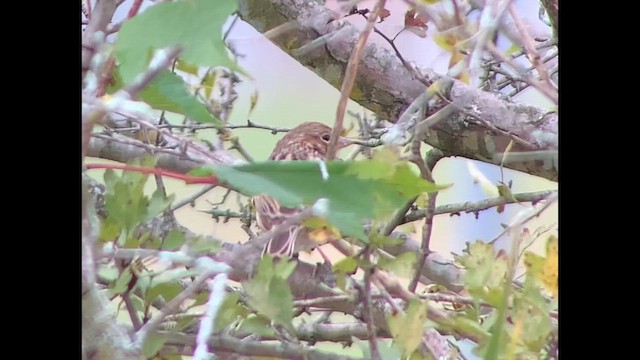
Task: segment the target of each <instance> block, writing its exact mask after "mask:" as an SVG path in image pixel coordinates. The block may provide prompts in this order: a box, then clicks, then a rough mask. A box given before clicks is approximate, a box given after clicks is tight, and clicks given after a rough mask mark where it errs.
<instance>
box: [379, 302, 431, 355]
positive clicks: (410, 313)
mask: <svg viewBox="0 0 640 360" xmlns="http://www.w3.org/2000/svg"><path fill="white" fill-rule="evenodd" d="M426 318H427V303H426V302H422V301H420V300H418V299H413V300H411V302H410V303H409V306H408V307H407V310H406V311H405V313H400V312H399V313H397V314H395V315H389V316H387V323H388V324H389V331H390V332H391V335H392V336H393V339H394V340H395V343H396V345H397V346H398V347H399V348H400V350H401V351H402V354H403V356H409V355H411V353H413V352H414V351H415V350H416V349H417V348H418V346H420V343H421V342H422V335H423V328H422V327H423V323H424V321H425V319H426Z"/></svg>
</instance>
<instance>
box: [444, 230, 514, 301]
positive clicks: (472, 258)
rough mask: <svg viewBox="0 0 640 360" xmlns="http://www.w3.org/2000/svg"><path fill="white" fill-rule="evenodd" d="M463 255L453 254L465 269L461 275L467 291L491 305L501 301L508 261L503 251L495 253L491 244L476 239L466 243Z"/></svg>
mask: <svg viewBox="0 0 640 360" xmlns="http://www.w3.org/2000/svg"><path fill="white" fill-rule="evenodd" d="M464 252H465V253H466V254H464V255H463V256H459V255H454V259H456V261H458V262H459V263H460V264H462V265H463V266H464V267H465V268H466V271H465V273H464V275H463V281H464V284H465V288H466V289H467V291H469V293H470V294H471V295H472V296H474V297H478V298H480V299H482V300H484V301H486V302H488V303H489V304H491V305H493V306H497V305H498V304H500V302H501V301H502V300H501V299H502V294H503V292H504V283H505V281H506V276H507V271H508V262H507V258H506V256H505V255H504V253H503V252H500V253H499V254H497V255H496V254H495V249H494V247H493V245H491V244H486V243H483V242H482V241H476V242H474V243H471V244H467V248H466V249H465V250H464Z"/></svg>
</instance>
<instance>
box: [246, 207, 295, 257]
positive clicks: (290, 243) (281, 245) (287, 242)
mask: <svg viewBox="0 0 640 360" xmlns="http://www.w3.org/2000/svg"><path fill="white" fill-rule="evenodd" d="M253 205H254V206H255V208H256V220H257V222H258V226H259V227H260V230H262V231H271V230H272V229H273V228H274V227H276V226H278V225H280V224H282V223H283V222H284V221H285V220H287V219H288V218H290V217H291V216H294V215H297V214H299V213H300V212H301V211H302V209H300V208H288V207H284V206H280V204H279V203H278V202H277V201H276V200H275V199H274V198H272V197H270V196H266V195H258V196H255V197H254V198H253ZM301 228H302V227H301V226H300V225H292V226H290V227H289V229H288V231H284V232H281V233H280V234H278V235H276V236H274V237H272V238H271V239H270V240H269V242H267V245H266V246H265V249H264V252H263V253H269V254H272V255H274V256H288V257H291V256H292V255H293V251H294V245H295V240H296V238H297V237H298V234H299V232H300V230H301Z"/></svg>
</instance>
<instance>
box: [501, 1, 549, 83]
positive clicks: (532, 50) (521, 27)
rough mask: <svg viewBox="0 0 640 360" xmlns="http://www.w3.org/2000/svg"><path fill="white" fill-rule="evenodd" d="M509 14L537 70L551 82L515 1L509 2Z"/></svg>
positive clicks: (543, 78) (545, 80)
mask: <svg viewBox="0 0 640 360" xmlns="http://www.w3.org/2000/svg"><path fill="white" fill-rule="evenodd" d="M509 14H511V18H512V19H513V22H514V23H515V25H516V27H517V28H518V31H519V32H520V40H521V41H522V44H523V45H524V47H525V49H527V55H528V57H529V61H531V64H532V65H533V66H535V68H536V70H538V75H539V76H540V78H541V79H542V80H543V81H544V82H546V83H549V74H548V73H547V69H546V68H545V67H544V65H543V64H542V63H541V62H540V54H539V53H538V51H536V44H535V43H534V41H533V38H532V37H531V34H529V30H527V26H526V25H525V23H524V22H523V21H522V19H521V18H520V15H518V11H517V10H516V6H515V5H514V4H513V2H512V3H510V4H509Z"/></svg>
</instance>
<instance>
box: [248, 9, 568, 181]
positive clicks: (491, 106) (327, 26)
mask: <svg viewBox="0 0 640 360" xmlns="http://www.w3.org/2000/svg"><path fill="white" fill-rule="evenodd" d="M239 9H240V10H239V11H240V14H241V17H242V19H243V20H245V21H247V22H248V23H250V24H251V25H253V26H254V27H255V28H256V29H257V30H258V31H260V32H265V31H267V30H270V29H273V28H276V27H277V26H279V25H282V24H283V23H287V22H292V23H293V24H295V25H293V26H291V30H290V31H287V32H283V33H280V34H277V35H275V36H273V37H270V40H271V41H273V42H274V43H275V44H276V45H278V46H279V47H280V48H281V49H283V50H284V51H285V52H287V53H288V54H289V55H291V56H292V57H293V58H295V59H296V60H297V61H299V62H300V63H301V64H303V65H305V66H307V67H309V68H311V69H312V70H313V71H314V72H315V73H316V74H318V76H320V77H321V78H323V79H325V80H327V81H329V83H331V84H333V85H334V86H336V87H337V84H340V83H342V81H343V80H344V75H343V73H342V71H341V70H337V69H344V68H345V66H346V64H347V63H348V60H349V58H350V57H351V55H352V53H353V49H354V46H355V43H356V41H357V39H358V34H359V32H358V31H357V30H356V28H355V27H353V26H352V25H350V24H348V23H344V22H340V21H335V19H334V18H333V14H332V12H331V11H330V10H328V9H327V8H325V7H324V6H322V5H320V4H319V3H318V2H314V1H304V0H254V1H248V0H240V1H239ZM337 32H339V36H337V35H332V34H336V33H337ZM327 35H331V36H330V37H329V38H327V39H326V42H325V46H315V47H314V48H313V49H312V50H309V51H305V52H304V53H303V54H300V53H298V52H297V51H296V50H297V49H298V48H300V47H303V46H306V45H308V44H310V43H312V42H313V41H316V40H318V39H320V38H323V37H325V36H327ZM364 53H365V54H367V53H370V54H375V56H364V57H363V58H362V59H361V62H360V65H359V70H358V75H359V76H358V77H357V78H356V79H355V84H354V92H356V91H357V93H358V94H359V96H358V97H357V98H355V99H354V100H355V101H357V102H358V103H360V104H361V105H362V106H364V107H366V108H368V109H370V110H371V111H373V112H375V113H376V114H377V115H378V117H379V118H380V119H385V120H390V121H395V120H396V119H397V117H398V116H399V115H400V114H401V113H402V111H403V110H404V109H405V108H406V107H408V106H409V104H411V103H412V101H413V100H414V99H415V98H417V97H418V96H419V95H421V94H423V93H424V92H425V89H426V87H425V85H424V84H423V83H421V82H420V81H419V80H417V79H414V78H413V75H412V74H411V72H410V71H409V70H407V69H406V68H405V66H404V65H403V64H402V61H401V60H400V59H398V57H397V56H396V55H395V53H394V52H393V51H391V50H388V49H386V48H382V47H381V46H379V45H376V44H373V43H369V44H366V45H365V48H364ZM418 70H419V72H420V73H421V74H423V75H424V79H423V80H424V81H427V83H433V82H434V81H436V80H438V79H440V78H441V76H440V75H437V74H436V73H435V72H434V71H433V70H431V69H418ZM445 95H447V99H449V100H450V101H451V102H453V103H455V104H456V105H457V106H458V107H459V108H462V109H467V110H469V111H472V113H473V114H475V115H477V116H478V117H480V118H482V119H484V120H486V121H488V122H489V123H491V124H492V125H493V126H494V127H495V128H498V129H501V130H503V131H505V132H507V133H510V134H513V135H515V136H517V137H519V138H521V139H523V140H525V141H527V142H529V143H531V144H534V145H535V146H536V147H537V149H538V150H556V149H557V134H558V115H557V113H549V112H546V111H545V110H542V109H540V108H537V107H534V106H528V105H524V104H518V103H512V102H508V101H506V100H503V99H501V98H499V97H498V96H496V95H494V94H491V93H488V92H483V91H481V90H479V89H475V88H473V87H471V86H468V85H467V84H465V83H463V82H460V81H457V80H454V81H453V86H452V89H451V91H450V92H448V93H447V94H445ZM467 118H468V115H467V114H464V113H462V112H460V111H456V112H454V114H452V115H451V116H449V117H448V118H447V121H442V122H440V123H438V124H437V125H435V126H434V127H433V128H432V129H431V131H429V132H428V133H427V134H426V137H425V139H424V140H425V141H426V142H427V143H428V144H430V145H432V146H433V147H436V148H439V149H441V150H442V151H443V152H445V153H446V154H447V155H453V156H463V157H467V158H471V159H476V160H480V161H484V162H488V163H493V164H499V163H500V162H499V161H495V160H494V158H493V155H494V154H496V153H502V152H504V149H505V148H506V146H507V145H508V144H509V142H510V141H511V139H510V138H509V137H508V136H505V135H504V134H496V133H493V132H487V129H486V128H485V127H484V126H482V125H480V124H469V121H468V120H467ZM409 120H410V119H409ZM413 125H414V124H412V123H410V122H409V123H402V124H396V125H394V126H395V127H396V129H397V130H398V131H400V132H401V133H403V134H404V133H407V132H408V131H409V130H410V128H412V127H413ZM522 150H523V149H521V148H520V146H518V145H516V146H514V147H513V149H512V152H519V151H522ZM527 150H530V149H527ZM507 167H509V168H511V169H515V170H519V171H523V172H526V173H529V174H532V175H536V176H540V177H543V178H546V179H549V180H552V181H557V179H558V169H557V167H556V166H555V165H554V164H549V163H545V162H544V161H543V160H540V159H535V160H530V159H529V160H527V159H523V161H519V162H513V163H509V164H507Z"/></svg>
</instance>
